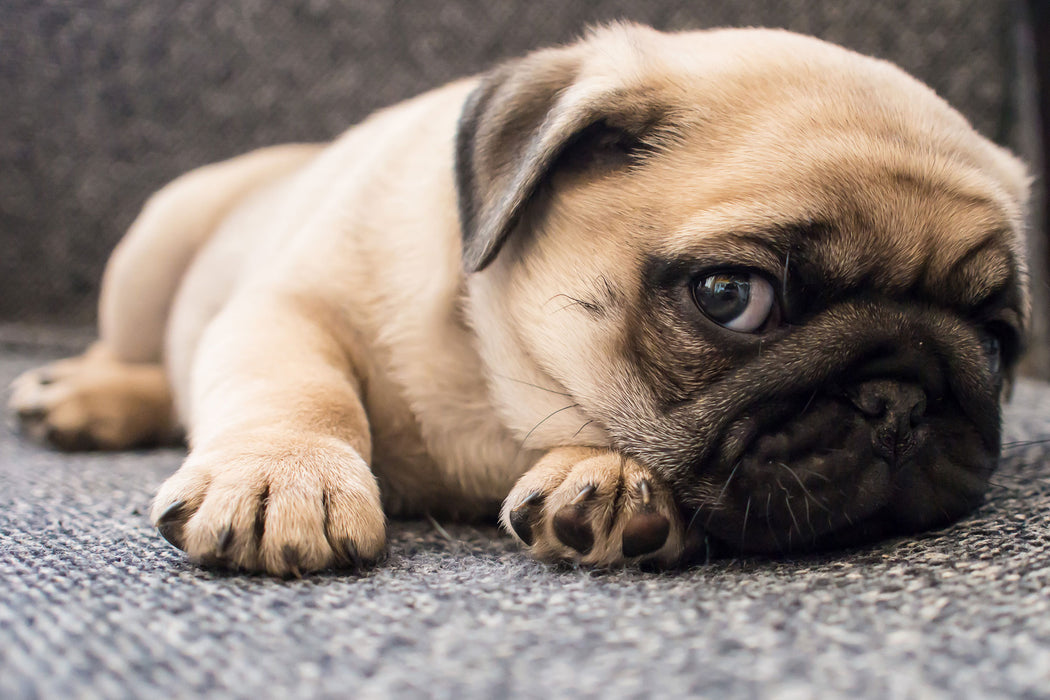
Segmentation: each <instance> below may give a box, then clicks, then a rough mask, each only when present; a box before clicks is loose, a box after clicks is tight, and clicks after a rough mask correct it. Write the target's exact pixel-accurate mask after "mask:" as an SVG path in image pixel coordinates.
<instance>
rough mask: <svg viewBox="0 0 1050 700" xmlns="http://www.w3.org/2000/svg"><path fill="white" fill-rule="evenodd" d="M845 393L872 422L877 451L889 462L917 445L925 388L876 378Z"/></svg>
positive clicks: (872, 437)
mask: <svg viewBox="0 0 1050 700" xmlns="http://www.w3.org/2000/svg"><path fill="white" fill-rule="evenodd" d="M847 396H848V397H849V400H850V401H851V402H852V403H853V405H854V406H856V407H857V409H858V410H859V411H860V412H861V414H862V415H863V416H864V417H865V418H867V419H868V422H869V423H870V424H871V444H872V447H873V448H874V450H875V452H876V454H878V455H879V456H881V457H884V458H886V459H887V460H888V461H889V463H890V464H891V465H894V466H897V465H899V464H900V463H901V462H902V461H904V460H905V459H906V458H907V457H908V456H910V455H911V454H912V453H913V452H914V451H915V448H917V447H918V446H919V444H920V442H921V440H920V437H919V433H918V431H917V428H919V426H921V425H922V422H923V417H924V416H925V415H926V392H925V391H923V390H922V388H921V387H919V386H917V385H915V384H911V383H905V382H895V381H891V380H888V379H875V380H871V381H867V382H863V383H861V384H858V385H857V386H855V387H853V389H852V390H850V391H848V392H847Z"/></svg>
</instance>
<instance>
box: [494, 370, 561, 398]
mask: <svg viewBox="0 0 1050 700" xmlns="http://www.w3.org/2000/svg"><path fill="white" fill-rule="evenodd" d="M492 376H494V377H499V378H500V379H506V380H507V381H508V382H514V383H516V384H523V385H525V386H531V387H532V388H533V389H539V390H540V391H546V392H547V393H548V394H557V395H558V396H566V397H568V398H572V394H570V393H569V392H567V391H558V390H557V389H549V388H547V387H545V386H540V385H539V384H533V383H532V382H527V381H525V380H524V379H515V378H514V377H508V376H507V375H505V374H498V373H495V374H493V375H492Z"/></svg>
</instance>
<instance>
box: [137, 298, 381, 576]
mask: <svg viewBox="0 0 1050 700" xmlns="http://www.w3.org/2000/svg"><path fill="white" fill-rule="evenodd" d="M339 316H340V314H339V312H338V310H336V309H334V308H332V307H326V306H325V305H324V304H322V303H320V302H317V301H316V300H305V299H303V298H302V297H297V296H295V295H293V294H287V293H269V292H265V291H257V292H256V291H253V292H252V293H251V294H242V295H240V296H239V297H237V298H235V299H234V300H232V301H231V302H230V304H229V306H227V308H225V309H224V310H223V311H222V312H221V313H220V314H219V315H218V316H217V317H216V318H215V320H214V321H213V322H212V324H211V326H210V327H209V328H208V330H207V331H206V332H205V334H204V337H203V338H202V339H201V344H200V346H199V348H198V350H197V356H196V361H195V365H194V376H193V382H192V388H191V393H192V397H191V398H192V404H191V407H190V410H191V414H192V415H191V429H190V443H191V452H190V455H189V457H188V458H187V460H186V462H185V463H184V464H183V466H182V467H181V468H180V469H179V471H178V472H177V473H176V474H175V475H173V476H172V477H171V478H169V479H168V480H167V481H166V482H165V483H164V484H163V486H161V488H160V490H159V492H158V494H157V497H156V499H155V501H154V505H153V510H152V518H153V522H154V523H155V524H156V525H157V527H158V528H159V529H160V531H161V533H162V534H163V535H164V536H165V537H166V538H167V539H168V540H169V541H170V542H172V543H173V544H175V545H176V546H178V547H180V548H181V549H183V550H185V551H186V552H187V553H188V554H189V555H190V557H191V558H192V559H193V560H195V561H199V562H204V563H215V564H222V565H228V566H232V567H236V568H243V569H250V570H259V571H266V572H269V573H272V574H276V575H299V574H301V573H304V572H307V571H312V570H317V569H321V568H325V567H329V566H338V565H342V566H355V567H356V566H360V565H361V564H362V563H364V562H367V561H370V560H374V559H376V558H377V557H378V556H379V555H380V554H381V553H382V550H383V547H384V542H385V521H384V516H383V511H382V506H381V504H380V500H379V488H378V486H377V483H376V480H375V478H374V477H373V475H372V472H371V470H370V468H369V465H368V460H369V458H370V453H371V442H370V435H369V426H368V421H367V418H366V415H365V410H364V407H363V405H362V401H361V399H360V397H359V393H358V392H359V386H358V380H357V378H356V376H355V373H354V367H353V366H352V363H351V360H350V355H351V354H352V353H353V347H352V342H353V341H352V336H351V335H350V334H348V333H347V331H346V330H345V329H341V326H340V324H341V321H340V320H339Z"/></svg>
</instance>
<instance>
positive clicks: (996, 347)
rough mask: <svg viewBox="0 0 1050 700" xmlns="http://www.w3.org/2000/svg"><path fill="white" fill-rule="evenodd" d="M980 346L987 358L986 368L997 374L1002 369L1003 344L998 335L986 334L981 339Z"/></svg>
mask: <svg viewBox="0 0 1050 700" xmlns="http://www.w3.org/2000/svg"><path fill="white" fill-rule="evenodd" d="M981 348H982V349H983V350H984V356H985V357H987V358H988V369H989V371H991V373H992V374H999V372H1001V371H1002V369H1003V346H1002V343H1001V342H1000V341H999V338H998V336H995V335H992V334H990V333H989V334H986V335H985V336H984V337H983V338H982V339H981Z"/></svg>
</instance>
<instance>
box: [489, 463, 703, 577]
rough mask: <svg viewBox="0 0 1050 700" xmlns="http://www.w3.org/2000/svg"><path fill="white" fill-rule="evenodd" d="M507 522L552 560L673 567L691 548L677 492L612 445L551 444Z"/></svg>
mask: <svg viewBox="0 0 1050 700" xmlns="http://www.w3.org/2000/svg"><path fill="white" fill-rule="evenodd" d="M500 520H501V521H502V523H503V526H504V527H505V528H507V529H508V530H509V531H511V532H513V533H514V534H515V535H517V537H518V539H520V540H521V541H522V542H524V543H525V544H526V545H528V547H529V550H530V552H531V553H532V555H533V556H535V557H537V558H538V559H542V560H546V561H559V560H561V561H575V562H579V563H582V564H591V565H596V566H615V565H619V564H625V563H638V562H646V561H652V562H656V563H659V564H662V565H671V564H675V563H677V562H678V560H679V559H680V558H681V556H682V553H683V551H684V549H685V537H684V527H683V524H682V520H681V517H680V516H679V513H678V509H677V507H676V506H675V502H674V499H673V498H672V496H671V492H670V490H669V489H668V488H667V487H666V486H665V485H664V484H663V482H662V481H661V480H660V479H659V478H658V477H656V476H655V475H654V474H652V473H651V472H650V471H649V470H648V469H646V468H645V467H643V466H642V465H641V464H639V463H638V462H635V461H634V460H632V459H630V458H628V457H625V456H623V455H620V454H618V453H616V452H611V451H609V450H598V449H593V448H588V447H561V448H557V449H554V450H551V451H550V452H548V453H547V454H546V455H544V456H543V457H542V458H541V459H540V460H539V461H538V462H537V463H536V465H535V466H534V467H533V468H532V469H530V470H529V471H528V472H526V473H525V475H524V476H522V477H521V479H519V480H518V483H517V484H515V486H514V488H513V490H511V492H510V495H509V496H507V499H506V501H504V503H503V510H502V512H501V514H500Z"/></svg>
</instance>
